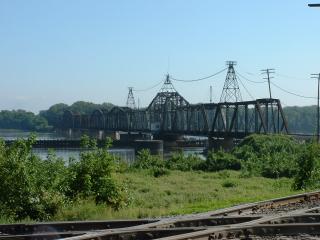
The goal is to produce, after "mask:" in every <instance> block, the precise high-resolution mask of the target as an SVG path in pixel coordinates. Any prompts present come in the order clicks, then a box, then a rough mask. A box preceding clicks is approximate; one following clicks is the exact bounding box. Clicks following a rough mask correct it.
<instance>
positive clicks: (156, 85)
mask: <svg viewBox="0 0 320 240" xmlns="http://www.w3.org/2000/svg"><path fill="white" fill-rule="evenodd" d="M161 83H163V80H161V81H160V82H158V83H157V84H155V85H153V86H151V87H148V88H145V89H133V91H135V92H146V91H149V90H151V89H154V88H156V87H158V86H159V85H160V84H161Z"/></svg>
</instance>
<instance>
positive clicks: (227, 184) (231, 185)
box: [222, 181, 237, 188]
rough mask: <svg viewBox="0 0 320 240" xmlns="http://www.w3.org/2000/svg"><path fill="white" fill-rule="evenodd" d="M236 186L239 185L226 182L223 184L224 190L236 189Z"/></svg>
mask: <svg viewBox="0 0 320 240" xmlns="http://www.w3.org/2000/svg"><path fill="white" fill-rule="evenodd" d="M236 186H237V184H236V183H234V182H231V181H224V182H223V183H222V187H224V188H232V187H236Z"/></svg>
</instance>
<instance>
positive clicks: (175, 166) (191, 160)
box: [165, 151, 203, 171]
mask: <svg viewBox="0 0 320 240" xmlns="http://www.w3.org/2000/svg"><path fill="white" fill-rule="evenodd" d="M202 163H203V160H202V159H200V158H199V157H198V156H196V155H188V156H185V155H184V154H183V152H182V151H180V152H178V153H175V154H173V156H172V157H171V158H170V159H168V160H167V161H165V166H166V168H168V169H171V170H180V171H192V170H198V169H199V168H200V165H201V164H202Z"/></svg>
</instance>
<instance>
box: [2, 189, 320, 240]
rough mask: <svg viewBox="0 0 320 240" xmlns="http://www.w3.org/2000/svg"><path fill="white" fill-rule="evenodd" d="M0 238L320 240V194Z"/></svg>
mask: <svg viewBox="0 0 320 240" xmlns="http://www.w3.org/2000/svg"><path fill="white" fill-rule="evenodd" d="M0 239H10V240H12V239H14V240H16V239H17V240H20V239H21V240H29V239H30V240H31V239H32V240H51V239H68V240H136V239H139V240H149V239H150V240H151V239H161V240H191V239H195V240H200V239H201V240H202V239H208V240H214V239H248V240H249V239H320V191H317V192H311V193H305V194H299V195H294V196H288V197H284V198H277V199H272V200H267V201H261V202H256V203H249V204H243V205H238V206H234V207H230V208H226V209H220V210H216V211H209V212H206V213H200V214H192V215H185V216H179V217H171V218H162V219H146V220H118V221H117V220H114V221H86V222H53V223H38V224H5V225H0Z"/></svg>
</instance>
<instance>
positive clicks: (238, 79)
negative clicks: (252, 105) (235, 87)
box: [236, 75, 255, 100]
mask: <svg viewBox="0 0 320 240" xmlns="http://www.w3.org/2000/svg"><path fill="white" fill-rule="evenodd" d="M236 76H237V75H236ZM238 80H239V82H240V84H241V85H242V87H243V88H244V90H246V92H247V94H248V95H249V96H250V97H251V99H252V100H254V99H255V98H254V97H253V96H252V94H251V93H250V92H249V90H248V89H247V88H246V86H245V85H244V84H243V82H242V81H241V79H240V78H239V77H238Z"/></svg>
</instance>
